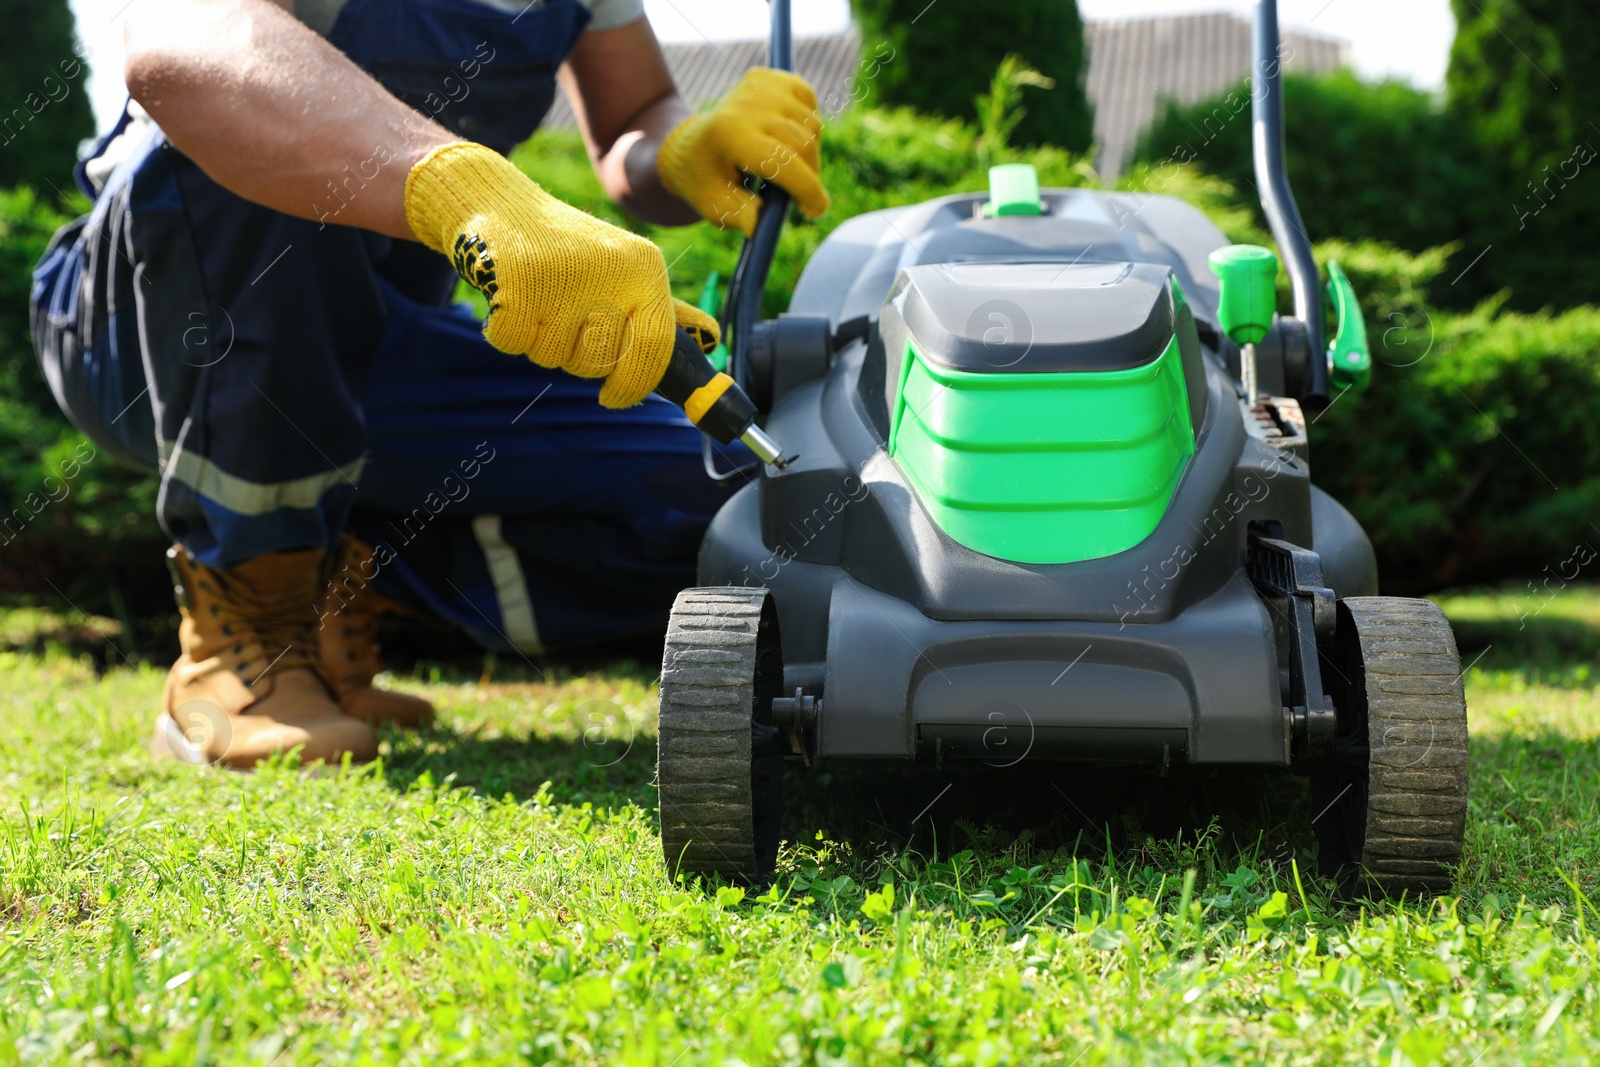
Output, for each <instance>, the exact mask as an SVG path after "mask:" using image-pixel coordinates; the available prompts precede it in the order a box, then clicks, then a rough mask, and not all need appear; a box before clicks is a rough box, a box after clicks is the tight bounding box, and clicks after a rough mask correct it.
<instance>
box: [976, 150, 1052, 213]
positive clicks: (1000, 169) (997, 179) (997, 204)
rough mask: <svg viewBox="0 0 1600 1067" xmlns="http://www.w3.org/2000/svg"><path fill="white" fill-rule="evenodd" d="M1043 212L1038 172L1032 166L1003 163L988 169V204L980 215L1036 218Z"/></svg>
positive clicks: (1029, 164) (1030, 164)
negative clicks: (1032, 216) (1035, 216)
mask: <svg viewBox="0 0 1600 1067" xmlns="http://www.w3.org/2000/svg"><path fill="white" fill-rule="evenodd" d="M1043 211H1044V205H1042V204H1041V203H1040V202H1039V172H1038V171H1036V170H1034V169H1033V164H1032V163H1002V164H1000V165H999V166H997V167H990V168H989V202H988V203H987V204H985V205H983V213H984V215H985V216H987V217H989V218H993V217H995V216H996V215H1038V214H1041V213H1042V212H1043Z"/></svg>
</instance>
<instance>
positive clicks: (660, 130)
mask: <svg viewBox="0 0 1600 1067" xmlns="http://www.w3.org/2000/svg"><path fill="white" fill-rule="evenodd" d="M688 116H689V107H688V105H687V104H685V103H684V102H683V98H682V97H680V96H678V95H677V94H676V93H674V94H673V95H672V96H670V97H668V98H666V99H664V100H661V101H658V102H657V103H655V104H652V105H651V106H650V107H649V108H647V109H646V110H645V111H644V112H643V113H642V114H640V116H639V120H638V123H637V128H636V129H634V130H632V131H630V132H629V133H626V134H624V135H623V136H621V137H619V138H617V141H616V143H615V144H613V145H612V146H611V150H610V151H609V152H608V153H606V155H605V156H604V157H602V158H601V160H600V161H599V165H598V167H597V168H596V169H597V171H598V172H599V175H600V182H601V184H602V185H604V186H605V188H606V190H607V191H608V192H610V193H611V195H612V197H613V198H614V199H615V200H616V201H617V203H618V204H620V205H621V206H622V207H623V208H625V209H626V210H627V211H629V212H631V213H633V214H634V215H637V216H638V217H639V218H641V219H644V220H646V221H647V222H654V223H657V224H659V225H662V226H682V225H686V224H688V223H691V222H696V221H698V220H699V218H700V216H699V215H698V214H696V212H695V210H694V208H692V207H690V206H689V205H688V204H685V203H684V202H683V201H682V200H679V199H678V198H677V197H675V196H673V195H672V194H671V193H669V192H667V190H666V188H665V187H664V186H663V185H662V184H661V172H660V170H659V169H658V168H657V165H656V153H657V152H658V151H659V150H660V148H661V141H662V139H663V138H665V137H666V136H667V134H669V133H671V132H672V128H673V127H674V126H676V125H677V124H678V123H680V122H682V121H683V120H684V119H685V118H688Z"/></svg>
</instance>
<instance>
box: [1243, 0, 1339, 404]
mask: <svg viewBox="0 0 1600 1067" xmlns="http://www.w3.org/2000/svg"><path fill="white" fill-rule="evenodd" d="M1250 52H1251V61H1252V64H1253V67H1252V70H1251V72H1250V75H1251V79H1252V82H1253V85H1252V88H1253V89H1254V92H1252V93H1251V99H1252V104H1251V136H1252V141H1253V144H1254V156H1255V171H1256V186H1257V188H1258V189H1259V190H1260V193H1261V208H1262V210H1263V211H1264V212H1266V216H1267V225H1269V226H1270V227H1271V228H1272V236H1273V239H1274V240H1276V241H1277V242H1278V248H1279V250H1280V251H1281V252H1282V253H1283V264H1284V267H1285V268H1286V269H1287V270H1288V272H1289V284H1290V287H1291V288H1292V289H1293V291H1294V315H1295V318H1297V319H1299V320H1300V321H1301V322H1303V323H1305V327H1306V342H1307V347H1308V348H1309V356H1308V358H1307V360H1306V380H1305V391H1304V392H1303V393H1302V395H1301V397H1300V400H1301V402H1302V403H1303V404H1304V405H1305V406H1306V407H1308V408H1311V409H1313V410H1321V409H1322V408H1324V407H1326V406H1327V404H1328V355H1327V349H1326V347H1325V346H1324V344H1323V337H1322V326H1323V323H1322V285H1321V282H1320V279H1319V276H1318V274H1317V261H1316V258H1315V257H1314V256H1313V255H1312V254H1311V238H1310V237H1308V236H1307V235H1306V227H1305V223H1304V222H1302V221H1301V219H1300V208H1299V207H1298V206H1297V205H1296V204H1295V202H1294V191H1293V190H1291V189H1290V188H1289V171H1288V168H1287V167H1286V166H1285V164H1284V151H1283V80H1282V75H1283V71H1282V65H1283V60H1282V59H1281V58H1279V37H1278V2H1277V0H1256V17H1255V20H1254V22H1253V23H1252V24H1251V28H1250Z"/></svg>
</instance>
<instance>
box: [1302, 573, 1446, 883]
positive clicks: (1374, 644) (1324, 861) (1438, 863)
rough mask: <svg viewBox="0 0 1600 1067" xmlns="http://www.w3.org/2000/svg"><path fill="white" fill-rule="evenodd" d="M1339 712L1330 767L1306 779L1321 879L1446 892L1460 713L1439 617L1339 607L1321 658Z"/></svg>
mask: <svg viewBox="0 0 1600 1067" xmlns="http://www.w3.org/2000/svg"><path fill="white" fill-rule="evenodd" d="M1322 665H1323V671H1324V674H1323V677H1324V681H1325V683H1326V684H1327V686H1328V689H1329V692H1330V694H1331V695H1332V697H1333V701H1334V706H1335V708H1336V709H1337V710H1338V715H1339V726H1338V732H1337V734H1336V736H1335V739H1334V756H1333V760H1332V762H1331V764H1330V766H1329V767H1328V768H1327V769H1325V770H1323V771H1321V772H1319V773H1314V774H1313V775H1312V778H1311V801H1312V816H1313V819H1314V822H1313V829H1314V830H1315V831H1316V834H1317V841H1318V846H1319V847H1318V864H1319V867H1320V869H1321V872H1322V874H1324V875H1325V876H1328V877H1331V878H1336V879H1338V883H1339V890H1340V893H1341V894H1342V895H1344V896H1346V897H1356V896H1360V895H1361V894H1362V893H1363V891H1365V892H1366V893H1367V894H1370V895H1374V896H1398V895H1400V894H1404V893H1409V894H1412V895H1417V894H1426V893H1446V892H1449V890H1450V888H1451V885H1452V882H1453V878H1454V870H1455V867H1456V864H1457V863H1459V862H1460V860H1461V847H1462V839H1463V837H1464V836H1465V832H1466V818H1467V703H1466V698H1465V697H1464V696H1463V694H1462V683H1461V659H1460V656H1459V655H1458V654H1457V652H1456V641H1455V634H1454V633H1453V632H1452V631H1451V629H1450V623H1449V621H1448V620H1446V619H1445V616H1444V612H1442V611H1440V610H1439V607H1438V605H1436V604H1434V603H1432V602H1431V601H1427V600H1410V599H1404V598H1400V597H1378V596H1373V597H1350V598H1348V599H1345V600H1341V601H1339V605H1338V627H1337V631H1336V635H1335V638H1334V642H1333V647H1332V648H1331V649H1327V650H1324V653H1323V656H1322Z"/></svg>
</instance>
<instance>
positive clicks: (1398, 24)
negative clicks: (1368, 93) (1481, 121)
mask: <svg viewBox="0 0 1600 1067" xmlns="http://www.w3.org/2000/svg"><path fill="white" fill-rule="evenodd" d="M71 2H72V7H73V9H74V10H75V11H76V12H77V13H78V31H79V33H80V34H81V36H82V37H83V39H84V41H85V42H86V43H87V44H88V45H89V47H90V48H91V49H92V50H93V51H92V53H91V55H92V57H93V62H92V67H93V70H94V75H93V77H92V78H91V81H90V92H91V93H92V94H93V98H94V108H95V115H96V116H97V117H98V118H99V120H100V124H101V126H102V127H104V126H106V125H109V124H110V123H111V122H113V121H114V120H115V119H116V117H117V114H118V113H119V112H120V111H121V109H122V101H123V96H124V91H123V88H122V77H121V68H122V58H121V56H122V15H123V13H124V12H125V11H126V10H127V9H128V7H129V6H130V0H71ZM132 2H138V0H132ZM144 2H155V3H159V2H160V0H144ZM934 2H935V3H937V2H938V0H934ZM793 6H794V16H795V32H796V33H798V34H802V35H807V36H809V35H812V34H822V33H832V32H834V31H836V30H839V29H842V28H844V26H845V25H846V24H847V23H848V20H849V17H850V12H849V4H848V2H847V0H797V2H796V3H794V5H793ZM1254 6H1255V5H1254V4H1253V3H1251V0H1078V10H1079V11H1080V12H1082V14H1083V16H1084V17H1085V18H1090V19H1095V18H1102V19H1103V18H1128V17H1134V16H1143V15H1174V14H1194V13H1197V12H1202V11H1217V10H1232V11H1238V12H1240V13H1241V14H1245V15H1248V14H1249V13H1250V11H1251V9H1252V8H1253V7H1254ZM645 9H646V11H647V12H648V13H649V15H650V21H651V24H652V25H654V26H655V28H656V34H657V35H658V36H659V37H660V38H661V39H662V40H663V41H699V40H706V39H708V38H709V39H712V40H737V39H740V38H750V37H763V36H765V35H766V32H767V31H766V28H767V5H766V4H764V3H762V2H761V0H645ZM1278 11H1279V18H1280V20H1281V21H1282V23H1283V25H1284V26H1286V27H1287V26H1297V27H1307V28H1310V29H1313V30H1320V31H1321V32H1323V33H1326V34H1330V35H1332V36H1334V37H1342V38H1344V39H1345V40H1347V41H1349V42H1351V44H1352V45H1353V46H1354V47H1353V51H1354V56H1355V65H1356V69H1357V70H1358V71H1360V72H1361V73H1362V74H1363V75H1366V76H1368V77H1398V78H1402V79H1405V80H1407V81H1410V82H1412V83H1413V84H1415V85H1418V86H1420V87H1422V88H1427V89H1432V88H1437V87H1439V86H1440V85H1442V84H1443V82H1444V69H1445V63H1446V61H1447V60H1448V59H1449V54H1450V41H1451V39H1452V38H1453V37H1454V36H1455V20H1454V19H1453V18H1452V17H1451V14H1450V3H1449V0H1279V2H1278Z"/></svg>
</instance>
